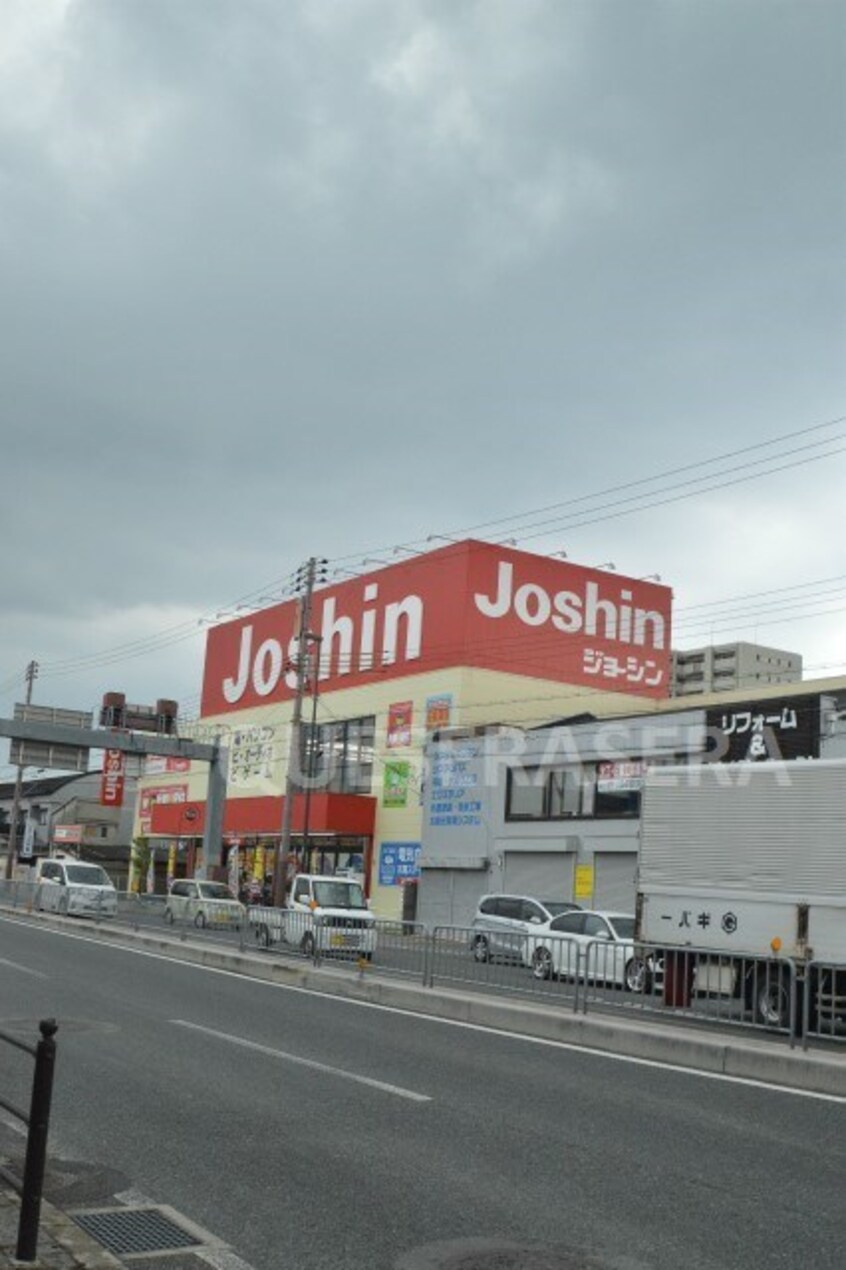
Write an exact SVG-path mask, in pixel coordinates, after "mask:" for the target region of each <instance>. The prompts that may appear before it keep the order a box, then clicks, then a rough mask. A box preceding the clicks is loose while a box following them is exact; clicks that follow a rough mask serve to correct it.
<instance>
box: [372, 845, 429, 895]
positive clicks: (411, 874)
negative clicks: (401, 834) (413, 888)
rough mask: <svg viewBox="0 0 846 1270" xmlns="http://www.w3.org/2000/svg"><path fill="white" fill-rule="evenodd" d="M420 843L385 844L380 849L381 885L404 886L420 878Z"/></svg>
mask: <svg viewBox="0 0 846 1270" xmlns="http://www.w3.org/2000/svg"><path fill="white" fill-rule="evenodd" d="M420 851H421V844H420V843H419V842H383V843H382V845H381V847H380V848H379V885H380V886H402V885H403V884H404V883H406V882H416V881H417V880H418V878H419V877H420Z"/></svg>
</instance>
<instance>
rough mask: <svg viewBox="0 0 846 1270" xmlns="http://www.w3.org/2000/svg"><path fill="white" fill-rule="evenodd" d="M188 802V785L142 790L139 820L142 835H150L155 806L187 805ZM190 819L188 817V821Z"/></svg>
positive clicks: (152, 786)
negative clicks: (156, 804)
mask: <svg viewBox="0 0 846 1270" xmlns="http://www.w3.org/2000/svg"><path fill="white" fill-rule="evenodd" d="M187 801H188V786H187V785H148V786H147V788H146V789H142V790H141V794H140V798H139V809H138V819H139V822H140V825H141V832H142V833H149V831H150V827H151V825H152V818H153V804H154V803H160V804H167V803H186V802H187ZM187 819H188V817H187V815H186V820H187Z"/></svg>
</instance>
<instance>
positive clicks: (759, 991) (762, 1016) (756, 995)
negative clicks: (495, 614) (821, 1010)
mask: <svg viewBox="0 0 846 1270" xmlns="http://www.w3.org/2000/svg"><path fill="white" fill-rule="evenodd" d="M752 1008H753V1011H754V1014H755V1019H756V1021H757V1022H758V1023H763V1025H764V1027H770V1028H785V1027H788V1026H789V1024H790V972H789V971H788V970H786V969H784V968H783V967H781V966H767V967H765V968H764V969H763V972H762V973H759V974H758V980H757V982H756V983H753V985H752Z"/></svg>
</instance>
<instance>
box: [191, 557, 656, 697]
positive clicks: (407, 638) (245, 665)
mask: <svg viewBox="0 0 846 1270" xmlns="http://www.w3.org/2000/svg"><path fill="white" fill-rule="evenodd" d="M670 607H671V592H670V590H669V588H668V587H664V586H660V585H657V584H655V583H652V582H643V581H639V580H637V579H634V578H625V577H621V576H620V575H619V574H616V573H606V572H604V571H603V570H601V569H587V568H584V567H582V566H581V565H575V564H572V563H570V562H569V561H565V560H552V559H550V558H549V557H547V556H538V555H533V554H531V553H529V552H525V551H515V550H513V549H512V548H510V547H500V546H497V545H494V544H491V543H483V542H475V541H473V540H469V541H467V542H462V543H455V544H450V545H448V546H446V547H442V548H441V549H440V550H438V551H432V552H428V553H426V554H425V555H419V556H415V557H413V558H412V559H410V560H403V561H401V562H399V563H397V564H395V565H388V566H386V567H385V568H384V569H378V570H376V571H375V572H373V573H368V574H365V575H363V576H362V577H360V578H356V579H353V580H348V581H346V582H341V583H338V584H336V585H334V586H330V587H325V588H322V589H320V590H318V591H316V592H315V595H314V601H313V605H312V629H313V630H314V631H315V633H316V634H318V635H319V637H320V657H319V667H318V680H319V682H320V685H321V690H322V691H324V692H326V691H333V690H335V689H338V688H351V687H355V686H357V685H359V684H364V683H372V682H375V681H376V679H377V677H378V679H379V680H384V679H391V678H393V679H399V678H403V677H404V676H407V675H410V674H420V673H422V672H424V671H434V670H442V669H444V668H446V667H449V666H469V667H480V668H483V669H487V670H498V671H502V672H505V673H509V674H515V675H527V676H530V677H531V678H533V679H548V680H552V681H554V682H556V683H563V684H579V685H584V686H587V687H593V688H596V689H599V690H601V691H604V692H607V691H616V692H620V693H627V694H630V695H636V696H642V697H666V696H667V695H668V686H669V658H670ZM297 614H298V602H297V601H296V600H288V601H286V602H285V603H284V604H277V605H274V606H273V607H271V608H267V609H264V610H263V611H262V612H260V613H254V614H251V615H250V616H248V617H243V618H239V619H237V620H236V621H232V622H226V623H224V624H223V625H221V626H216V627H213V628H212V629H211V630H210V631H209V632H208V636H207V644H206V661H205V667H204V671H203V697H202V714H203V715H204V716H205V715H220V714H226V713H228V712H231V711H234V710H245V709H248V708H250V707H255V706H259V705H269V704H271V703H275V702H279V701H286V700H291V699H292V698H293V696H294V693H295V690H296V664H297V639H296V631H297V622H298V618H297Z"/></svg>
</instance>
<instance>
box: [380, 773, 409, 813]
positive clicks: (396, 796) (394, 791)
mask: <svg viewBox="0 0 846 1270" xmlns="http://www.w3.org/2000/svg"><path fill="white" fill-rule="evenodd" d="M410 773H411V764H410V763H386V764H385V786H384V789H383V790H382V806H383V807H405V805H406V803H407V802H408V778H409V775H410Z"/></svg>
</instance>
